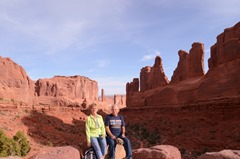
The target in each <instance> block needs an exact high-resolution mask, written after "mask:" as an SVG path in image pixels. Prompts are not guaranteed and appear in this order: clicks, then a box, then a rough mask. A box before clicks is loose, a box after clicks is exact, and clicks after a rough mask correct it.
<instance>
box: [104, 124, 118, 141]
mask: <svg viewBox="0 0 240 159" xmlns="http://www.w3.org/2000/svg"><path fill="white" fill-rule="evenodd" d="M106 131H107V134H108V136H110V137H111V139H113V140H115V139H116V136H114V135H113V134H112V132H111V130H110V129H109V126H106Z"/></svg>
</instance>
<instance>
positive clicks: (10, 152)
mask: <svg viewBox="0 0 240 159" xmlns="http://www.w3.org/2000/svg"><path fill="white" fill-rule="evenodd" d="M29 151H30V146H29V143H28V141H27V138H26V137H25V135H24V133H23V132H21V131H18V132H17V133H16V135H15V136H14V137H13V138H8V137H7V136H6V135H5V134H4V132H3V131H2V130H0V157H7V156H26V154H27V153H28V152H29Z"/></svg>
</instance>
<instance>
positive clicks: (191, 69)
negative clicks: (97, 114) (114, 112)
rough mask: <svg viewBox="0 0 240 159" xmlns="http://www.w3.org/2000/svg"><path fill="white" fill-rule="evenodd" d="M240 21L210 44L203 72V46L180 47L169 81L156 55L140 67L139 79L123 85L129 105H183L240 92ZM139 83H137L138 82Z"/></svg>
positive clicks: (231, 95) (230, 95) (194, 44)
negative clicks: (205, 69) (175, 65)
mask: <svg viewBox="0 0 240 159" xmlns="http://www.w3.org/2000/svg"><path fill="white" fill-rule="evenodd" d="M239 30H240V23H237V24H236V25H234V26H233V27H231V28H227V29H225V30H224V32H223V33H222V34H220V35H219V36H218V37H217V42H216V43H215V44H214V45H213V46H212V47H211V55H210V58H209V60H208V66H209V70H208V71H207V73H206V74H205V72H204V45H203V44H202V43H199V42H195V43H193V44H192V48H191V49H190V51H189V53H188V52H186V51H183V50H179V52H178V55H179V62H178V65H177V68H176V69H175V71H174V73H173V75H172V78H171V81H170V82H169V81H168V79H167V77H166V75H165V73H164V71H163V66H162V60H161V58H160V57H159V56H157V57H156V59H155V63H154V65H153V66H152V67H150V66H146V67H143V68H142V69H141V72H140V80H139V79H138V78H134V79H133V81H132V82H129V83H127V85H126V94H127V97H126V100H127V101H126V103H127V106H128V107H139V106H140V107H144V106H164V105H182V104H190V103H196V102H204V101H211V100H214V99H221V98H231V97H234V98H235V97H239V95H240V76H239V74H240V31H239ZM139 83H140V85H139Z"/></svg>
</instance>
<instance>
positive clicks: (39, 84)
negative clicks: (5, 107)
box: [0, 57, 98, 108]
mask: <svg viewBox="0 0 240 159" xmlns="http://www.w3.org/2000/svg"><path fill="white" fill-rule="evenodd" d="M0 98H3V99H8V100H9V101H10V100H12V101H14V102H15V103H16V104H17V103H19V104H20V103H21V105H23V104H24V105H26V104H27V105H29V106H34V107H35V106H36V105H39V104H40V105H48V106H50V105H51V106H56V105H57V106H81V105H82V102H83V101H84V100H86V101H85V103H87V102H89V103H91V102H93V101H97V99H98V84H97V82H96V81H94V80H91V79H89V78H87V77H82V76H69V77H64V76H55V77H53V78H49V79H39V80H37V81H36V82H35V84H34V82H33V81H32V80H31V79H30V78H29V76H28V75H27V73H26V72H25V70H24V69H23V68H22V67H21V66H19V65H18V64H16V63H15V62H13V61H12V60H11V59H10V58H2V57H0ZM23 102H24V103H23ZM35 108H36V107H35Z"/></svg>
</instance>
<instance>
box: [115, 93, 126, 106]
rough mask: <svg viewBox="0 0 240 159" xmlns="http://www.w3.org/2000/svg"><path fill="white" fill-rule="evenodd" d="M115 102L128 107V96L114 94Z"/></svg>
mask: <svg viewBox="0 0 240 159" xmlns="http://www.w3.org/2000/svg"><path fill="white" fill-rule="evenodd" d="M114 104H117V105H119V106H120V107H126V96H125V95H119V94H115V95H114Z"/></svg>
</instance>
